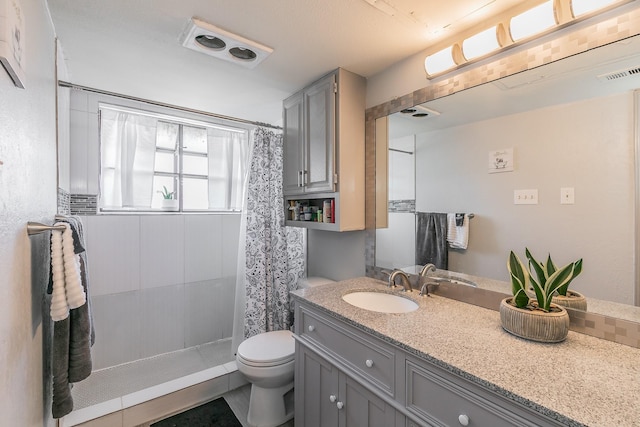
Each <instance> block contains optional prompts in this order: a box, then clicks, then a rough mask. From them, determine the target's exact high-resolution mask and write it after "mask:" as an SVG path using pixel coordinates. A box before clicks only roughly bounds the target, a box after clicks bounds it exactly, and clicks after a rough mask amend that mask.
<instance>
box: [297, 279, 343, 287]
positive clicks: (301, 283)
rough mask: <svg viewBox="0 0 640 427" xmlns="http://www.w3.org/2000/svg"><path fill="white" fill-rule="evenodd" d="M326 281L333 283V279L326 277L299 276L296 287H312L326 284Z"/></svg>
mask: <svg viewBox="0 0 640 427" xmlns="http://www.w3.org/2000/svg"><path fill="white" fill-rule="evenodd" d="M327 283H335V280H331V279H327V278H326V277H316V276H311V277H301V278H300V279H299V280H298V289H307V288H314V287H316V286H321V285H326V284H327Z"/></svg>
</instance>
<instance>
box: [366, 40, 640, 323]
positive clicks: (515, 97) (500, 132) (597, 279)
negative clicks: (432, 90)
mask: <svg viewBox="0 0 640 427" xmlns="http://www.w3.org/2000/svg"><path fill="white" fill-rule="evenodd" d="M639 88H640V36H635V37H632V38H628V39H624V40H620V41H618V42H615V43H611V44H608V45H605V46H602V47H599V48H596V49H592V50H587V51H586V52H583V53H580V54H578V55H574V56H571V57H568V58H565V59H562V60H559V61H556V62H552V63H550V64H547V65H544V66H541V67H538V68H534V69H531V70H528V71H525V72H521V73H518V74H514V75H511V76H508V77H504V78H501V79H499V80H495V81H493V82H489V83H484V84H482V85H478V86H475V87H472V88H469V89H466V90H463V91H460V92H457V93H454V94H452V95H448V96H444V97H440V98H437V99H434V100H431V101H428V102H425V103H423V104H419V105H417V106H414V108H412V109H410V110H409V111H405V112H400V111H398V112H395V113H393V114H391V115H390V116H388V120H386V122H387V124H388V149H389V151H388V153H387V154H388V176H389V181H388V194H389V204H388V205H389V211H388V217H387V221H386V224H385V225H386V227H385V228H378V229H377V230H376V232H375V235H376V237H375V239H376V241H375V248H376V250H375V267H379V268H384V269H392V268H404V267H406V266H411V265H415V264H420V261H419V260H416V258H415V255H416V254H415V252H416V251H415V245H416V225H415V224H416V221H415V212H441V213H474V218H473V219H471V220H470V230H469V232H470V234H469V242H468V247H467V249H464V250H462V249H449V260H448V270H450V271H455V272H461V273H466V274H470V275H474V276H480V277H486V278H490V279H495V280H499V281H504V282H505V284H506V282H508V280H509V276H508V273H507V270H506V260H507V256H508V254H509V251H511V250H513V251H515V252H516V253H517V254H518V255H519V256H520V257H521V258H522V259H523V260H525V258H524V251H525V247H527V248H529V249H530V250H531V251H532V253H533V254H534V255H536V256H537V257H538V258H545V259H546V256H547V254H549V253H551V255H552V257H553V259H554V261H555V262H556V263H557V264H562V265H564V264H566V263H568V262H571V261H575V260H577V259H579V258H583V260H584V269H583V272H582V274H581V275H580V276H579V277H578V278H577V279H576V280H575V281H574V282H573V283H572V285H571V288H573V289H575V290H577V291H578V292H582V293H583V294H585V295H586V296H587V297H588V299H589V300H591V301H593V304H590V307H593V310H594V311H596V310H601V311H602V314H606V315H611V316H614V317H622V318H626V319H629V320H636V321H640V308H638V307H634V305H635V304H636V301H637V300H636V298H637V297H638V295H637V294H638V285H637V273H636V267H635V263H636V254H635V251H636V239H637V231H636V227H637V226H638V225H640V224H637V223H636V215H637V214H636V212H637V211H636V200H637V197H636V191H638V190H637V184H636V183H637V179H638V178H637V177H638V164H637V162H636V160H635V158H636V149H637V135H638V126H639V125H638V123H640V115H639V114H640V112H639V109H638V99H640V98H639V97H638V93H637V92H636V89H639ZM411 110H415V111H411ZM416 113H425V114H426V115H424V114H418V116H419V117H414V115H415V114H416ZM378 142H379V141H378ZM379 146H380V145H379V144H378V147H379ZM495 151H505V152H506V153H507V158H508V159H509V161H510V162H512V163H510V164H509V167H507V168H505V169H506V171H496V170H495V167H492V162H493V160H494V159H493V157H492V153H493V152H495ZM509 153H512V157H509V156H510V154H509ZM511 159H512V160H511ZM511 166H512V167H513V170H510V169H511ZM531 189H535V190H537V193H538V203H537V204H515V203H514V191H515V190H531ZM561 189H571V191H572V192H573V202H572V203H571V200H562V197H561V194H565V199H566V192H565V193H562V192H561ZM378 201H379V200H378ZM567 202H569V203H567ZM378 205H379V204H378ZM382 224H384V221H383V222H382ZM509 292H510V290H509V289H508V287H507V288H505V293H509ZM603 301H608V302H611V304H610V303H604V304H600V303H601V302H603ZM590 311H591V309H590Z"/></svg>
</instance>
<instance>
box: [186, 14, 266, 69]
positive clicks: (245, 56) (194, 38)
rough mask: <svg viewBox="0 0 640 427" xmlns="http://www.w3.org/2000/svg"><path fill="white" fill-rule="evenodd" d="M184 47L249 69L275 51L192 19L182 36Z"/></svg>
mask: <svg viewBox="0 0 640 427" xmlns="http://www.w3.org/2000/svg"><path fill="white" fill-rule="evenodd" d="M180 42H181V43H182V46H184V47H186V48H188V49H193V50H195V51H196V52H200V53H204V54H207V55H210V56H213V57H215V58H218V59H222V60H225V61H229V62H233V63H234V64H238V65H242V66H243V67H247V68H255V67H256V66H257V65H258V64H259V63H261V62H262V61H264V60H265V58H266V57H267V56H269V55H270V54H271V53H272V52H273V49H271V48H270V47H267V46H264V45H262V44H260V43H256V42H254V41H251V40H249V39H245V38H244V37H241V36H238V35H236V34H233V33H230V32H229V31H226V30H223V29H222V28H218V27H216V26H215V25H212V24H209V23H207V22H204V21H201V20H200V19H197V18H191V21H190V22H189V25H188V27H187V28H186V29H185V30H184V32H183V33H182V35H181V36H180Z"/></svg>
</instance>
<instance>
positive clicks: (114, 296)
mask: <svg viewBox="0 0 640 427" xmlns="http://www.w3.org/2000/svg"><path fill="white" fill-rule="evenodd" d="M82 219H83V222H84V224H85V228H86V231H85V234H86V239H87V252H88V255H89V283H90V292H91V302H92V309H93V316H94V323H95V329H96V343H95V345H94V347H93V350H92V355H93V361H94V369H101V368H105V367H108V366H113V365H117V364H120V363H125V362H129V361H132V360H136V359H139V358H143V357H149V356H153V355H156V354H160V353H166V352H169V351H174V350H179V349H182V348H185V347H191V346H194V345H199V344H203V343H207V342H211V341H215V340H218V339H221V338H227V337H230V336H231V333H232V325H233V306H234V292H235V291H234V290H235V276H236V266H237V250H238V234H239V228H240V216H239V215H234V214H224V215H223V214H220V215H216V214H207V215H103V216H101V215H95V216H86V217H83V218H82Z"/></svg>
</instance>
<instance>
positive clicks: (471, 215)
mask: <svg viewBox="0 0 640 427" xmlns="http://www.w3.org/2000/svg"><path fill="white" fill-rule="evenodd" d="M415 214H416V215H417V214H418V212H415ZM467 216H468V217H469V219H471V218H473V217H474V216H476V214H473V213H470V214H467Z"/></svg>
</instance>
